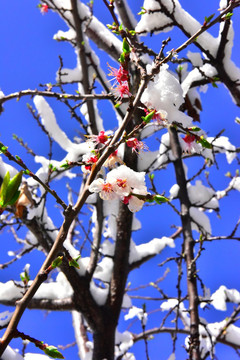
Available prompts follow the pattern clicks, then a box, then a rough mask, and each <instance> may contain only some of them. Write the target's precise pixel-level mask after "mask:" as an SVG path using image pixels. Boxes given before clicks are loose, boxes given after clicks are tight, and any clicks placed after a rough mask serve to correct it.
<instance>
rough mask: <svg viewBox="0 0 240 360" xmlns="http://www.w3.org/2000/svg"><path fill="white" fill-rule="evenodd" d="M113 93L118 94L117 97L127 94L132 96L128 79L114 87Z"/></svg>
mask: <svg viewBox="0 0 240 360" xmlns="http://www.w3.org/2000/svg"><path fill="white" fill-rule="evenodd" d="M113 93H114V95H115V96H116V98H117V99H119V98H120V99H121V100H122V98H123V97H125V96H128V97H130V96H132V94H131V93H130V91H129V87H128V82H127V81H123V82H121V83H119V84H118V85H117V86H116V87H115V88H114V89H113Z"/></svg>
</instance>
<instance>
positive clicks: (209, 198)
mask: <svg viewBox="0 0 240 360" xmlns="http://www.w3.org/2000/svg"><path fill="white" fill-rule="evenodd" d="M187 191H188V196H189V200H190V202H191V204H192V205H196V206H204V207H205V208H209V209H218V208H219V203H218V200H217V199H216V194H215V191H214V190H213V189H211V188H209V187H206V186H204V185H203V184H202V181H201V180H196V182H195V185H191V184H188V187H187Z"/></svg>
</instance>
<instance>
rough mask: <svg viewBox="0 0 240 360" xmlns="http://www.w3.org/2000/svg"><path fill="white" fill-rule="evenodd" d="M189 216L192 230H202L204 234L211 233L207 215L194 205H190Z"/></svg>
mask: <svg viewBox="0 0 240 360" xmlns="http://www.w3.org/2000/svg"><path fill="white" fill-rule="evenodd" d="M189 213H190V216H191V218H192V222H191V224H192V230H196V231H198V232H200V233H201V232H203V233H204V234H209V235H210V234H211V232H212V230H211V224H210V221H209V218H208V217H207V215H206V214H205V213H204V212H203V211H200V210H199V209H197V208H195V207H190V210H189Z"/></svg>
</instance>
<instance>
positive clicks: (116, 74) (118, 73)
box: [108, 65, 128, 86]
mask: <svg viewBox="0 0 240 360" xmlns="http://www.w3.org/2000/svg"><path fill="white" fill-rule="evenodd" d="M108 67H109V68H110V70H111V72H110V73H109V74H108V76H113V78H112V79H111V80H116V81H115V83H114V85H113V86H115V85H116V83H117V82H118V83H119V84H121V83H122V82H124V81H128V71H127V70H124V69H123V67H122V66H120V68H119V69H116V68H114V67H112V66H110V65H108Z"/></svg>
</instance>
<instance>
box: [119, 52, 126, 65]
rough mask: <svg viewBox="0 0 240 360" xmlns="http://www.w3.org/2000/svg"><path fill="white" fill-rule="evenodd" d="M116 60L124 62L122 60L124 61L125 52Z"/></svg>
mask: <svg viewBox="0 0 240 360" xmlns="http://www.w3.org/2000/svg"><path fill="white" fill-rule="evenodd" d="M118 60H119V62H120V63H121V64H124V62H125V53H122V54H121V55H120V58H119V59H118Z"/></svg>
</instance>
